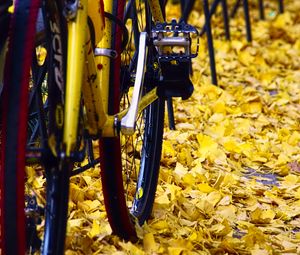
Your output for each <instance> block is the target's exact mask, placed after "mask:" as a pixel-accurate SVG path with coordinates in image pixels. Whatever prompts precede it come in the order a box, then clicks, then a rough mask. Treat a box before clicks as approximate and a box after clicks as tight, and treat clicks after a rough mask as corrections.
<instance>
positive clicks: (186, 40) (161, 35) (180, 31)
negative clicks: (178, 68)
mask: <svg viewBox="0 0 300 255" xmlns="http://www.w3.org/2000/svg"><path fill="white" fill-rule="evenodd" d="M193 35H194V37H196V49H195V51H194V52H193V51H192V48H191V47H192V41H193V38H192V37H193ZM152 39H153V44H154V46H156V48H157V51H158V58H159V60H160V61H172V60H177V61H180V60H187V59H191V58H195V57H196V56H197V54H198V49H199V36H198V31H197V29H196V28H194V27H193V26H191V25H189V24H186V23H185V22H180V23H177V21H176V20H172V22H171V23H157V24H156V25H155V27H154V28H153V29H152Z"/></svg>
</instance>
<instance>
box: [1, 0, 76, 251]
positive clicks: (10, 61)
mask: <svg viewBox="0 0 300 255" xmlns="http://www.w3.org/2000/svg"><path fill="white" fill-rule="evenodd" d="M43 4H44V10H45V13H44V17H46V19H45V22H44V27H43V29H44V31H42V34H43V36H42V38H41V37H39V36H38V34H39V33H37V32H36V27H37V26H38V24H37V23H36V22H37V21H36V20H37V16H38V12H39V9H40V7H41V1H40V0H22V1H21V0H20V1H15V6H14V14H13V15H12V22H11V26H10V29H9V43H8V53H7V58H6V64H5V72H4V88H3V93H4V97H3V98H4V100H3V116H2V127H1V139H2V140H1V172H0V177H1V179H0V180H1V183H0V188H1V196H0V199H1V204H0V206H1V207H0V208H1V215H0V217H1V250H2V253H3V254H24V253H25V251H26V250H27V252H30V253H32V252H34V251H35V250H37V249H40V242H41V241H40V240H39V238H38V236H37V233H36V225H37V224H39V223H37V221H40V217H41V218H42V219H45V223H44V225H43V226H42V228H43V229H44V238H43V251H42V254H63V251H64V239H65V231H66V218H67V212H68V185H69V173H70V172H69V169H70V168H71V166H72V164H71V162H67V161H66V162H65V161H62V160H59V159H58V158H57V157H56V155H55V151H56V149H57V148H56V146H59V142H60V141H61V136H62V126H63V123H62V122H61V121H60V120H61V118H60V117H61V115H62V114H63V113H62V110H61V109H63V107H62V104H63V94H64V93H63V88H64V85H63V84H64V68H65V66H64V65H65V64H64V63H65V55H64V54H65V52H66V50H65V45H64V42H65V38H63V36H65V35H66V30H65V28H64V22H63V20H62V17H61V16H60V13H59V11H58V10H61V8H62V6H60V1H43ZM38 32H40V31H38ZM40 40H42V41H40ZM41 42H42V43H44V44H45V47H46V49H47V57H46V61H45V64H44V65H43V66H42V67H37V65H36V59H35V58H34V59H33V58H32V57H33V56H34V55H35V54H33V53H34V52H35V45H36V44H40V43H41ZM30 74H32V75H31V76H30ZM46 78H47V82H46V83H45V85H43V86H44V87H43V89H44V90H46V96H45V95H43V94H42V92H41V88H42V83H43V81H44V80H45V79H46ZM45 97H46V98H45ZM32 102H37V104H34V103H33V104H32ZM32 120H34V121H35V122H34V127H37V130H38V132H36V131H35V130H31V131H34V132H31V131H30V132H28V130H30V125H31V124H32V123H33V122H32ZM32 159H34V160H35V162H36V161H37V160H38V161H39V164H40V165H41V166H43V169H44V172H43V175H44V176H46V193H47V195H46V204H45V205H44V207H45V209H41V207H39V206H38V205H37V204H36V203H35V202H34V199H30V198H28V194H27V193H26V195H25V194H24V193H25V190H26V191H28V189H29V192H32V190H31V189H30V188H28V187H27V184H26V185H25V180H26V178H27V177H26V175H25V167H26V162H28V161H29V162H31V160H32ZM25 187H26V189H25ZM41 222H44V221H41Z"/></svg>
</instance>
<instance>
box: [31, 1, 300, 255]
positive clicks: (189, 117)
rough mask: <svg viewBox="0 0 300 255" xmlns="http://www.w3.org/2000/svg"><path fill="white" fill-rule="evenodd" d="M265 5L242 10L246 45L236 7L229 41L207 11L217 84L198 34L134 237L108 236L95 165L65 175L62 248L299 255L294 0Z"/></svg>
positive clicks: (299, 86)
mask: <svg viewBox="0 0 300 255" xmlns="http://www.w3.org/2000/svg"><path fill="white" fill-rule="evenodd" d="M229 2H230V1H229ZM265 2H272V1H271V0H270V1H265ZM273 2H277V1H273ZM269 4H270V5H269V6H268V7H267V9H266V15H267V20H266V21H259V20H258V19H257V17H256V16H258V13H257V8H256V9H254V11H252V12H251V16H252V19H253V22H252V32H253V42H252V43H247V42H246V38H245V29H244V19H243V15H242V12H241V11H239V12H238V14H237V17H235V18H234V19H233V20H231V23H230V24H231V36H232V40H231V41H230V42H227V41H225V39H224V30H223V28H222V19H221V16H220V15H219V16H218V15H216V16H215V17H214V18H213V27H214V31H213V33H214V43H215V49H216V51H215V54H216V61H217V72H218V75H219V77H218V78H219V85H220V86H219V87H216V86H214V85H212V84H211V83H210V73H209V59H208V54H207V48H206V41H205V39H203V38H201V42H200V43H201V44H200V51H199V56H198V57H197V59H196V60H195V61H194V74H193V81H194V85H195V92H194V94H193V96H192V97H191V98H190V99H189V100H187V101H181V100H179V99H178V100H177V99H176V100H175V103H174V108H175V119H176V130H175V131H170V130H169V129H168V128H167V124H166V129H165V134H164V143H163V153H162V160H161V175H160V183H159V186H158V188H157V197H156V200H155V204H154V209H153V216H152V218H151V220H150V221H149V222H148V223H147V224H145V225H144V226H143V227H141V228H140V229H138V232H139V236H140V237H141V239H140V242H139V243H136V244H132V243H130V242H127V243H126V242H123V241H121V240H120V239H118V238H117V237H115V236H111V229H110V227H109V224H108V222H107V219H106V214H105V209H104V205H103V197H102V194H101V180H100V179H99V171H100V170H99V169H96V168H95V169H92V170H89V171H87V172H85V173H83V174H82V175H79V176H76V177H73V178H72V184H71V200H70V208H71V212H70V219H69V222H68V238H67V248H68V250H67V252H66V254H115V255H121V254H170V255H179V254H251V255H265V254H300V126H299V121H300V2H299V1H298V0H293V1H292V0H290V1H286V2H285V9H286V11H285V13H284V14H281V15H278V14H277V13H276V6H274V5H272V4H271V3H269ZM274 4H275V3H274ZM199 6H200V5H199ZM178 8H179V7H178V6H169V9H168V11H169V13H171V14H172V13H174V14H175V13H178ZM201 13H202V12H201ZM191 20H192V21H193V23H195V22H197V21H199V23H201V22H202V24H203V15H202V14H201V15H200V13H199V11H197V10H195V11H193V13H192V15H191ZM34 181H39V180H38V179H35V180H34Z"/></svg>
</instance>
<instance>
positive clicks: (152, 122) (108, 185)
mask: <svg viewBox="0 0 300 255" xmlns="http://www.w3.org/2000/svg"><path fill="white" fill-rule="evenodd" d="M114 2H116V3H115V5H116V6H114V13H113V15H115V16H117V15H120V13H123V10H122V9H120V8H123V6H122V5H121V3H120V2H122V1H114ZM117 2H119V3H117ZM137 2H139V3H138V4H137V5H136V1H129V3H128V4H131V7H128V8H132V9H131V11H132V12H131V13H133V15H132V16H131V18H132V22H131V23H132V32H131V33H130V34H131V36H130V38H131V37H134V36H138V35H139V32H140V31H141V28H140V27H136V25H137V24H139V22H140V21H142V22H143V27H145V25H146V27H147V29H151V22H149V21H148V20H147V19H148V18H149V17H148V14H149V12H148V11H146V10H147V6H145V5H144V4H143V3H142V1H137ZM123 5H124V3H123ZM137 8H138V10H137ZM138 13H139V15H141V17H138V15H137V14H138ZM146 14H147V17H146V16H145V15H146ZM117 17H118V18H119V19H122V16H117ZM145 17H146V19H145ZM137 18H138V19H139V21H138V20H137ZM120 30H121V28H120V27H119V26H118V25H117V24H115V25H114V26H113V33H112V34H113V35H114V37H112V48H113V49H115V50H116V51H117V52H118V53H119V54H118V56H119V57H118V58H116V59H114V60H112V61H111V67H110V68H111V70H110V72H111V75H110V84H111V85H110V94H109V95H110V97H109V104H108V105H109V113H110V114H114V113H116V112H118V111H119V110H120V109H122V108H123V107H125V108H126V107H128V106H129V105H130V101H129V98H130V97H129V96H128V94H129V93H130V90H131V87H132V84H131V80H132V79H133V77H134V76H135V71H136V64H137V63H136V57H137V55H136V53H137V52H138V51H140V50H141V49H139V48H136V50H135V52H132V48H133V47H134V45H135V46H136V47H138V44H137V41H136V40H135V42H133V41H134V39H132V43H130V42H131V39H129V44H130V45H129V46H130V47H129V48H130V49H125V50H123V52H122V54H121V50H122V49H121V48H120V45H121V40H122V39H121V34H122V33H121V32H120ZM148 32H149V31H148ZM135 39H136V38H135ZM140 47H142V46H140ZM154 53H155V49H154V48H152V49H151V48H150V49H149V52H148V58H147V71H146V75H145V77H146V78H145V83H144V88H145V92H146V91H149V90H150V89H151V88H153V84H155V82H154V79H153V77H155V68H154V67H153V63H154V62H155V57H154V55H155V54H154ZM130 56H133V57H132V59H130V61H124V60H128V58H130ZM118 70H121V72H117V71H118ZM116 74H117V75H116ZM163 126H164V100H163V99H158V100H156V101H154V102H153V103H152V104H150V105H149V106H148V107H147V108H146V109H145V110H144V111H143V113H142V114H141V115H140V116H139V118H138V121H137V127H136V133H135V134H134V135H133V136H128V137H126V136H123V135H121V137H118V138H102V139H101V140H100V155H101V157H100V164H101V177H102V187H103V195H104V202H105V206H106V211H107V215H108V219H109V222H110V224H111V227H112V230H113V232H114V233H115V234H117V235H118V236H120V237H121V238H124V239H135V238H136V232H135V226H134V225H135V223H138V224H143V223H144V221H145V220H147V219H148V218H149V216H150V214H151V211H152V206H153V203H154V198H155V191H156V186H157V182H158V175H159V165H160V156H161V147H162V135H163ZM112 157H113V158H112Z"/></svg>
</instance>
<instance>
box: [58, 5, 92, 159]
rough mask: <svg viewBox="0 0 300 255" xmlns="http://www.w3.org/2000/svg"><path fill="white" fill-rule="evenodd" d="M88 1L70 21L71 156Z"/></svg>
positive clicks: (67, 123)
mask: <svg viewBox="0 0 300 255" xmlns="http://www.w3.org/2000/svg"><path fill="white" fill-rule="evenodd" d="M87 3H88V2H87V0H81V1H80V5H81V6H80V8H78V11H77V15H76V18H75V20H69V21H68V56H67V77H66V95H65V113H64V145H65V153H66V156H70V154H71V151H72V149H73V147H74V145H75V142H76V138H77V126H78V117H79V107H80V98H81V86H82V80H83V64H84V60H85V43H86V39H87Z"/></svg>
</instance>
